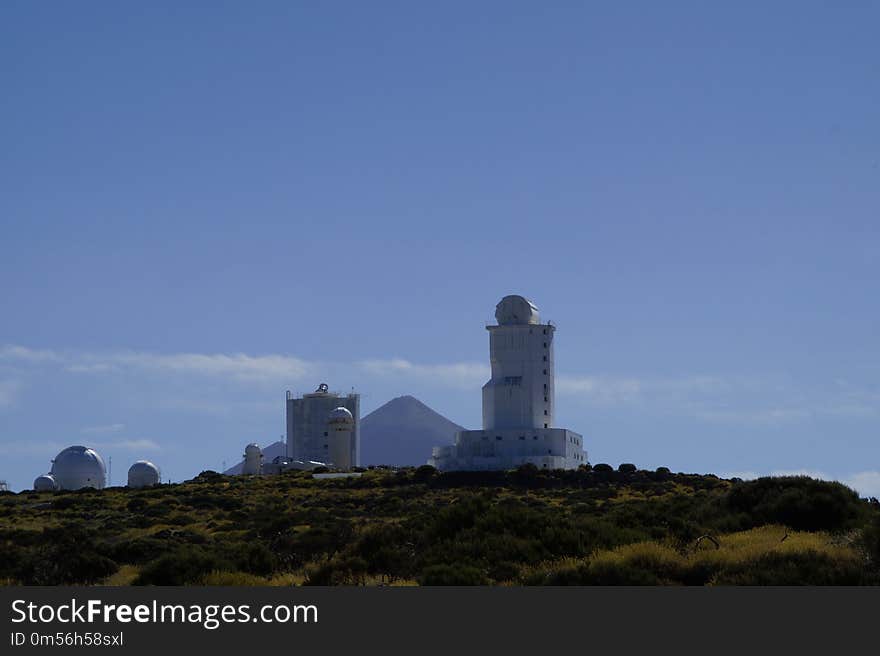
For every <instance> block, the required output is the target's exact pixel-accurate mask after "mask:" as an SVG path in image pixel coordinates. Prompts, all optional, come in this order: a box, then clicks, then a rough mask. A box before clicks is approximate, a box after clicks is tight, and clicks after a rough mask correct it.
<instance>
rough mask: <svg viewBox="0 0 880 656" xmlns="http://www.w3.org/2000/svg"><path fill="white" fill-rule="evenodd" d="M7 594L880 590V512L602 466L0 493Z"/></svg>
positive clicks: (805, 482) (809, 495)
mask: <svg viewBox="0 0 880 656" xmlns="http://www.w3.org/2000/svg"><path fill="white" fill-rule="evenodd" d="M0 544H2V558H0V581H3V582H4V583H7V584H25V585H58V584H107V585H128V584H135V585H181V584H195V585H201V584H207V585H212V584H216V585H380V584H386V585H414V584H422V585H593V584H598V585H605V584H624V585H657V584H674V585H707V584H709V585H712V584H717V585H777V584H785V585H789V584H810V585H841V584H843V585H856V584H869V585H871V584H878V583H880V504H878V503H877V501H876V500H870V501H868V500H864V499H859V497H858V495H856V493H855V492H853V491H852V490H850V489H848V488H846V487H845V486H843V485H840V484H838V483H830V482H824V481H817V480H813V479H810V478H807V477H783V478H762V479H758V480H755V481H747V482H743V481H738V480H736V479H734V480H733V481H727V480H722V479H719V478H717V477H715V476H699V475H689V474H673V473H670V472H669V471H668V470H666V469H664V468H661V469H659V470H657V471H638V470H636V469H635V467H632V466H625V465H622V466H621V467H620V468H619V470H618V471H614V470H612V469H611V468H610V467H607V466H604V467H602V466H597V467H596V468H595V469H593V470H588V469H586V468H584V469H581V470H579V471H565V472H563V471H554V472H542V471H539V470H537V469H535V468H533V467H522V468H520V469H518V470H514V471H509V472H483V473H463V472H459V473H445V474H440V473H437V472H436V471H434V470H433V469H432V468H430V467H420V468H418V469H404V470H399V471H389V470H380V469H377V470H370V471H367V472H365V473H364V474H363V476H362V477H360V478H350V479H334V480H316V479H314V478H313V477H312V475H311V474H309V473H306V472H292V473H288V474H284V475H281V476H275V477H262V478H260V477H250V478H248V477H229V476H222V475H220V474H216V473H214V472H203V473H202V474H201V475H200V476H199V477H197V478H196V479H194V480H192V481H189V482H186V483H183V484H179V485H168V486H161V487H155V488H151V489H144V490H128V489H125V488H110V489H106V490H101V491H95V490H81V491H79V492H56V493H35V492H24V493H21V494H12V493H4V494H2V495H0Z"/></svg>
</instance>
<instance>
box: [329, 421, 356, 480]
mask: <svg viewBox="0 0 880 656" xmlns="http://www.w3.org/2000/svg"><path fill="white" fill-rule="evenodd" d="M327 427H328V428H329V429H330V430H329V433H330V435H329V436H328V437H327V439H328V440H329V444H330V454H329V455H330V464H332V465H333V466H334V467H336V468H337V469H351V467H352V455H353V454H354V452H355V443H354V416H353V415H352V414H351V411H350V410H349V409H348V408H343V407H341V406H340V407H338V408H335V409H333V410H331V411H330V415H329V416H328V417H327Z"/></svg>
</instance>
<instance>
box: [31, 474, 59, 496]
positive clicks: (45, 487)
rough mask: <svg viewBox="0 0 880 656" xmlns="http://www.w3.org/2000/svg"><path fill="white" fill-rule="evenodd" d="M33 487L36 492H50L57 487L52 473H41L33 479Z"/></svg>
mask: <svg viewBox="0 0 880 656" xmlns="http://www.w3.org/2000/svg"><path fill="white" fill-rule="evenodd" d="M34 489H35V490H36V491H37V492H50V491H53V490H57V489H58V485H57V484H56V483H55V478H54V477H53V476H52V474H43V475H42V476H37V477H36V478H35V479H34Z"/></svg>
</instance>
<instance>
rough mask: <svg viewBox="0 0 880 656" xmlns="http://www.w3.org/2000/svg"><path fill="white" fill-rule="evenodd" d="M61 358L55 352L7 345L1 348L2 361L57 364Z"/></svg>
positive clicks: (0, 356) (0, 358) (0, 357)
mask: <svg viewBox="0 0 880 656" xmlns="http://www.w3.org/2000/svg"><path fill="white" fill-rule="evenodd" d="M60 359H61V357H60V356H59V355H58V354H57V353H55V352H54V351H46V350H37V349H31V348H27V347H26V346H18V345H15V344H6V345H4V346H0V360H11V361H23V362H57V361H58V360H60Z"/></svg>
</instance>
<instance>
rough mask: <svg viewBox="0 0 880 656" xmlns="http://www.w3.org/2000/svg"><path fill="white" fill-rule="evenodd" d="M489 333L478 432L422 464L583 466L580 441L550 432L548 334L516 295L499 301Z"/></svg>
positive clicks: (550, 354)
mask: <svg viewBox="0 0 880 656" xmlns="http://www.w3.org/2000/svg"><path fill="white" fill-rule="evenodd" d="M495 319H496V320H497V321H498V325H494V326H491V325H490V326H486V329H487V330H488V331H489V361H490V364H491V365H492V378H491V379H490V380H489V381H488V382H487V383H486V384H485V385H483V429H482V430H469V431H461V432H459V433H457V434H456V436H455V444H452V445H449V446H440V447H434V449H433V453H432V457H431V459H430V460H429V461H428V464H430V465H433V466H434V467H436V468H437V469H439V470H441V471H442V470H446V471H453V470H488V469H511V468H514V467H518V466H519V465H523V464H526V463H531V464H534V465H536V466H537V467H540V468H542V469H575V468H577V467H578V466H579V465H583V464H586V462H587V454H586V452H585V451H584V449H583V439H582V437H581V436H580V435H579V434H578V433H575V432H574V431H570V430H568V429H565V428H553V409H554V389H553V379H554V373H553V364H554V363H553V334H554V332H555V331H556V328H555V326H553V325H552V324H550V323H541V320H540V317H539V314H538V308H537V307H536V306H535V304H534V303H532V302H531V301H529V300H527V299H525V298H523V297H522V296H505V297H504V298H502V299H501V302H500V303H498V305H497V306H496V307H495Z"/></svg>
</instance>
